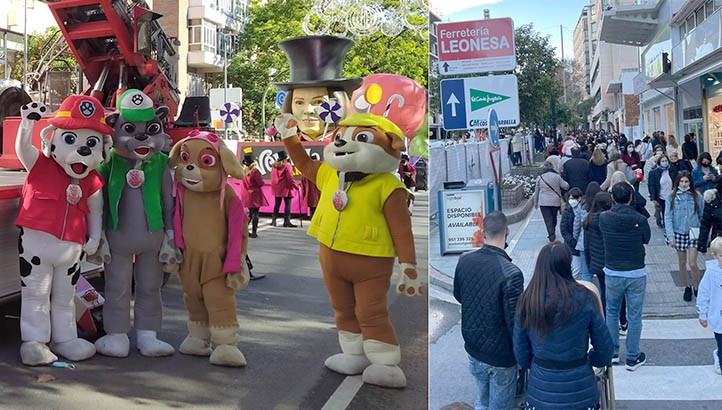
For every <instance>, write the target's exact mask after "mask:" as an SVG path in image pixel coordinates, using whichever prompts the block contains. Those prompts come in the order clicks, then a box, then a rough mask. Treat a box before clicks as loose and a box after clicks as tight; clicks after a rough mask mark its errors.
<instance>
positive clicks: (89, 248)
mask: <svg viewBox="0 0 722 410" xmlns="http://www.w3.org/2000/svg"><path fill="white" fill-rule="evenodd" d="M99 245H100V238H90V239H88V242H85V245H83V251H85V253H87V254H88V255H92V254H94V253H96V252H97V251H98V246H99Z"/></svg>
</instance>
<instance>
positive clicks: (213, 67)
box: [152, 0, 248, 101]
mask: <svg viewBox="0 0 722 410" xmlns="http://www.w3.org/2000/svg"><path fill="white" fill-rule="evenodd" d="M247 7H248V2H247V1H246V0H155V1H154V2H153V4H152V8H153V10H154V11H155V12H157V13H160V14H162V15H163V17H162V18H161V19H160V20H159V22H160V24H161V26H162V27H163V30H164V31H165V32H166V34H167V35H168V36H169V37H175V38H177V39H178V42H179V43H180V46H178V57H179V64H178V88H179V90H180V94H181V101H183V100H184V99H185V97H186V96H196V95H208V93H209V90H210V88H211V83H210V78H209V77H210V76H212V75H217V74H219V73H222V72H223V70H224V67H226V64H227V63H228V61H227V59H230V58H231V57H232V56H233V54H234V52H233V50H234V47H235V36H236V35H237V34H238V33H240V31H241V30H242V29H243V25H244V24H245V19H246V16H247Z"/></svg>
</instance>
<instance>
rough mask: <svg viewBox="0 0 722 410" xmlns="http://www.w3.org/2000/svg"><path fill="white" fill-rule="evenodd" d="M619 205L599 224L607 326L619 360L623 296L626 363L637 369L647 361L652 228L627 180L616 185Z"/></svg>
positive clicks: (615, 200)
mask: <svg viewBox="0 0 722 410" xmlns="http://www.w3.org/2000/svg"><path fill="white" fill-rule="evenodd" d="M612 198H613V199H614V202H615V205H614V206H613V207H612V209H610V210H609V211H605V212H602V213H601V214H600V215H599V227H600V229H601V231H602V237H603V238H604V274H605V277H606V280H605V282H606V283H605V285H606V299H607V327H608V328H609V333H611V335H612V338H613V339H614V352H615V353H614V358H613V359H612V362H614V363H618V362H619V354H618V353H619V330H618V327H617V326H618V324H619V310H620V308H621V305H622V298H625V299H626V301H627V320H628V322H629V329H628V331H627V343H626V346H627V347H626V353H627V360H626V365H627V366H626V367H627V370H630V371H633V370H636V369H637V368H639V366H641V365H643V364H644V363H646V360H647V358H646V356H645V354H644V353H643V352H640V350H639V339H640V337H641V335H642V306H643V304H644V293H645V290H646V287H647V271H646V270H645V265H644V257H645V250H644V245H645V244H647V243H649V238H650V236H651V232H650V229H649V224H648V223H647V219H646V218H644V217H643V216H642V215H640V214H639V213H638V212H637V211H635V210H634V209H633V208H632V207H631V206H630V204H631V203H632V201H633V198H634V188H633V187H632V186H631V185H629V184H628V183H626V182H619V183H617V184H615V185H614V186H613V187H612Z"/></svg>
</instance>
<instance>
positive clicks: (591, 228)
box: [584, 213, 604, 275]
mask: <svg viewBox="0 0 722 410" xmlns="http://www.w3.org/2000/svg"><path fill="white" fill-rule="evenodd" d="M599 215H600V214H599V213H596V214H592V215H591V216H590V217H589V224H588V225H587V227H586V228H585V229H584V249H586V252H585V253H584V257H585V258H586V259H587V266H588V267H589V272H591V273H592V274H596V275H599V274H603V273H604V270H603V269H604V237H602V230H601V229H600V228H599Z"/></svg>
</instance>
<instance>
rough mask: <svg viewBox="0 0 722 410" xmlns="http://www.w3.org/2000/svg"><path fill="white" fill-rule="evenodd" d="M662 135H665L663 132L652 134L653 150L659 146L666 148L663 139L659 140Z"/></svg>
mask: <svg viewBox="0 0 722 410" xmlns="http://www.w3.org/2000/svg"><path fill="white" fill-rule="evenodd" d="M660 134H664V133H663V132H662V131H654V132H653V133H652V149H655V148H657V146H658V145H659V146H661V147H662V148H664V143H663V142H662V139H661V138H659V137H660Z"/></svg>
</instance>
